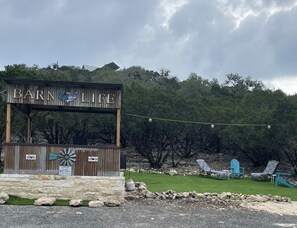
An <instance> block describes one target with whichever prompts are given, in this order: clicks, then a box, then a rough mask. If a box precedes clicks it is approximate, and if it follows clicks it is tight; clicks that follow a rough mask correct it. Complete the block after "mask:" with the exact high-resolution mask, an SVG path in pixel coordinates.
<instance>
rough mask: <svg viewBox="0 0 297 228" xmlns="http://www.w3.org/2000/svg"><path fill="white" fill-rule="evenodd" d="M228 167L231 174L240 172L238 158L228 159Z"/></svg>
mask: <svg viewBox="0 0 297 228" xmlns="http://www.w3.org/2000/svg"><path fill="white" fill-rule="evenodd" d="M230 168H231V172H232V174H240V164H239V161H238V160H236V159H232V160H231V161H230Z"/></svg>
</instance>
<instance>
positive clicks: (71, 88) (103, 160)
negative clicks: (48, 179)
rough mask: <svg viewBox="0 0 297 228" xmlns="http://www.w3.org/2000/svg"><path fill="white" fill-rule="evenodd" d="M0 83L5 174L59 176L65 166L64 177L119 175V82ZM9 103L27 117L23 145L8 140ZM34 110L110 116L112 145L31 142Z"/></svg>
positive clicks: (9, 79) (7, 80)
mask: <svg viewBox="0 0 297 228" xmlns="http://www.w3.org/2000/svg"><path fill="white" fill-rule="evenodd" d="M4 81H5V82H6V84H7V117H6V144H5V148H4V151H5V161H4V173H5V174H38V175H40V174H46V175H51V174H52V175H59V174H60V172H61V168H63V167H64V168H65V167H66V168H69V167H71V168H69V169H67V170H68V174H67V175H78V176H119V175H120V152H121V151H120V118H121V104H122V85H121V84H102V83H81V82H63V81H41V80H26V79H15V78H5V79H4ZM11 106H13V107H15V108H17V109H18V110H20V111H22V112H23V113H25V114H26V115H27V143H11V127H10V126H11V119H10V116H11ZM34 111H59V112H85V113H109V114H114V115H115V116H116V125H117V126H116V140H115V141H116V143H115V145H112V146H107V147H102V146H100V147H99V146H86V145H50V144H31V143H30V142H31V131H32V116H31V113H32V112H34ZM70 158H71V159H72V160H71V159H70ZM67 159H68V160H67ZM65 161H66V162H65ZM63 162H64V163H63ZM69 170H70V171H69Z"/></svg>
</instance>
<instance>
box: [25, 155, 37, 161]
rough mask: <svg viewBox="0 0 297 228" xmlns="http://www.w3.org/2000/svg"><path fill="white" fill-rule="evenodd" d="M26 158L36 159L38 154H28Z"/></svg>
mask: <svg viewBox="0 0 297 228" xmlns="http://www.w3.org/2000/svg"><path fill="white" fill-rule="evenodd" d="M26 160H36V154H26Z"/></svg>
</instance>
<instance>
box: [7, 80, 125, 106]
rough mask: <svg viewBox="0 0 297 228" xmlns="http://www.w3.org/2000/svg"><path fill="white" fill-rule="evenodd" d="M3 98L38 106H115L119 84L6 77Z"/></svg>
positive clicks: (118, 101)
mask: <svg viewBox="0 0 297 228" xmlns="http://www.w3.org/2000/svg"><path fill="white" fill-rule="evenodd" d="M6 82H7V83H8V84H7V102H8V103H15V104H32V105H38V106H48V105H50V106H66V107H80V108H83V107H85V108H100V109H116V108H120V107H121V94H122V91H121V89H122V88H121V85H117V84H96V83H79V82H77V83H70V82H55V81H44V82H41V81H29V80H23V81H22V80H9V79H7V80H6Z"/></svg>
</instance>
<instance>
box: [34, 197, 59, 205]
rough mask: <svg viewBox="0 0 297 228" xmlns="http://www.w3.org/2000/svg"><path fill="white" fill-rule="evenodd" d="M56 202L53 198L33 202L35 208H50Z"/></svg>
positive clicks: (42, 198) (43, 198)
mask: <svg viewBox="0 0 297 228" xmlns="http://www.w3.org/2000/svg"><path fill="white" fill-rule="evenodd" d="M55 202H56V198H54V197H41V198H38V199H37V200H35V202H34V205H35V206H51V205H53V204H54V203H55Z"/></svg>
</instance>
